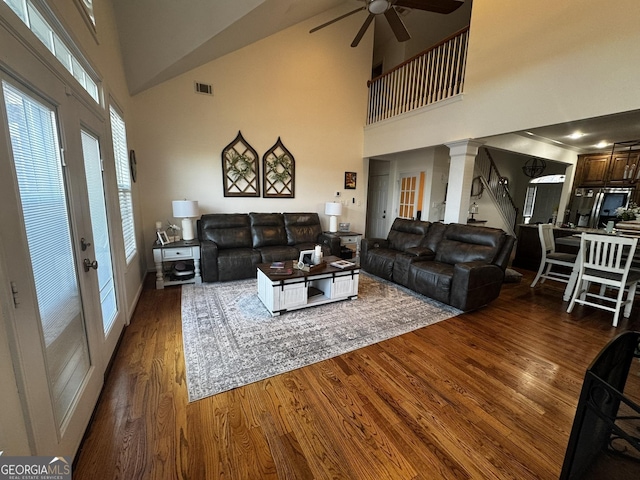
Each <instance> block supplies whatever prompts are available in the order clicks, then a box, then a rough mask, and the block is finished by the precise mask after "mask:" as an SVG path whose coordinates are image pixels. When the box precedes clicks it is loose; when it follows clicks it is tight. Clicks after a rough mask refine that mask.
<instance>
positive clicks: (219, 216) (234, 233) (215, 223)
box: [199, 213, 253, 249]
mask: <svg viewBox="0 0 640 480" xmlns="http://www.w3.org/2000/svg"><path fill="white" fill-rule="evenodd" d="M199 227H200V232H199V234H200V240H201V241H211V242H215V243H216V244H217V245H218V248H219V249H225V248H251V247H252V246H253V244H252V242H251V225H250V223H249V216H248V215H247V214H244V213H210V214H206V215H202V217H201V218H200V221H199Z"/></svg>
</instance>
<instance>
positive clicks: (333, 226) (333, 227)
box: [324, 202, 342, 233]
mask: <svg viewBox="0 0 640 480" xmlns="http://www.w3.org/2000/svg"><path fill="white" fill-rule="evenodd" d="M324 213H325V214H326V215H329V216H330V218H329V232H331V233H335V232H337V231H338V217H339V216H340V215H342V204H341V203H336V202H327V203H325V205H324Z"/></svg>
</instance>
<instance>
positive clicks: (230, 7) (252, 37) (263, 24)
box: [113, 0, 362, 94]
mask: <svg viewBox="0 0 640 480" xmlns="http://www.w3.org/2000/svg"><path fill="white" fill-rule="evenodd" d="M113 3H114V9H115V14H116V22H117V27H118V34H119V37H120V44H121V47H122V55H123V60H124V65H125V72H126V75H127V82H128V85H129V91H130V92H131V93H132V94H135V93H138V92H141V91H142V90H145V89H147V88H149V87H151V86H153V85H157V84H159V83H161V82H163V81H165V80H167V79H169V78H172V77H174V76H176V75H179V74H180V73H183V72H185V71H188V70H190V69H192V68H195V67H197V66H199V65H203V64H205V63H207V62H210V61H212V60H215V59H216V58H218V57H221V56H223V55H225V54H227V53H230V52H232V51H234V50H237V49H240V48H242V47H244V46H246V45H249V44H251V43H253V42H256V41H258V40H260V39H263V38H266V37H268V36H270V35H273V34H274V33H276V32H278V31H280V30H283V29H285V28H288V27H290V26H292V25H295V24H296V23H299V22H301V21H304V20H306V19H308V18H311V17H314V16H316V15H318V14H320V13H321V12H323V11H325V10H329V9H332V8H335V7H339V6H340V7H342V9H343V10H344V11H345V12H346V11H348V10H349V9H353V8H354V7H358V6H359V5H362V3H360V2H358V1H355V0H232V1H230V0H114V2H113ZM337 12H338V13H341V12H342V10H340V9H338V10H337ZM342 13H343V12H342Z"/></svg>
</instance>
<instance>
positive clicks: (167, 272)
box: [153, 240, 202, 290]
mask: <svg viewBox="0 0 640 480" xmlns="http://www.w3.org/2000/svg"><path fill="white" fill-rule="evenodd" d="M184 260H193V269H194V272H193V273H194V276H193V277H191V278H188V279H185V280H180V279H174V278H172V275H171V268H172V266H173V264H174V263H175V262H179V261H184ZM153 261H154V263H155V265H156V289H158V290H161V289H163V288H164V287H168V286H170V285H183V284H185V283H196V284H199V283H202V277H201V276H200V242H198V240H191V241H189V242H185V241H184V240H180V241H178V242H172V243H168V244H166V245H155V244H154V245H153Z"/></svg>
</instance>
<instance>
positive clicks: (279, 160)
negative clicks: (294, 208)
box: [262, 137, 296, 198]
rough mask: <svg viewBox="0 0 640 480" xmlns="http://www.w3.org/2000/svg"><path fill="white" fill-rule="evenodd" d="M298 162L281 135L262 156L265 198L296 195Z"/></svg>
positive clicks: (292, 196)
mask: <svg viewBox="0 0 640 480" xmlns="http://www.w3.org/2000/svg"><path fill="white" fill-rule="evenodd" d="M295 173H296V162H295V159H294V158H293V155H291V152H289V150H287V149H286V147H285V146H284V145H283V143H282V141H281V140H280V137H278V141H277V142H276V143H275V145H274V146H273V147H271V148H270V149H269V150H267V152H266V153H265V154H264V155H263V157H262V178H263V180H262V186H263V193H262V196H263V197H264V198H294V197H295Z"/></svg>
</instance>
